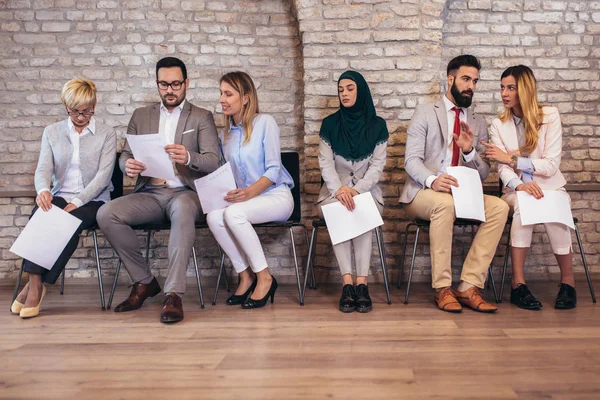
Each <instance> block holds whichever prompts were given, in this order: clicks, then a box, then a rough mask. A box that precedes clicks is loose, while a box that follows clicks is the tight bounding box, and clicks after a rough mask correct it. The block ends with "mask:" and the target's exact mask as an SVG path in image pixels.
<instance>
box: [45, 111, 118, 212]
mask: <svg viewBox="0 0 600 400" xmlns="http://www.w3.org/2000/svg"><path fill="white" fill-rule="evenodd" d="M72 156H73V145H72V144H71V139H70V136H69V125H68V120H67V119H65V120H63V121H60V122H57V123H55V124H52V125H50V126H47V127H46V128H45V129H44V133H43V134H42V146H41V149H40V159H39V160H38V165H37V169H36V170H35V190H36V191H37V192H38V193H39V191H40V190H42V189H45V188H47V189H49V188H50V187H52V189H51V190H50V191H51V193H52V195H53V196H54V195H55V194H56V193H57V192H58V191H59V190H60V188H61V187H62V185H63V183H64V180H65V174H66V172H67V167H68V165H69V162H70V161H71V157H72ZM116 158H117V135H116V133H115V131H114V130H113V128H111V127H110V126H108V125H104V124H101V123H99V122H98V121H96V132H95V133H90V134H87V135H85V136H82V137H81V139H80V143H79V165H80V169H81V177H82V179H83V187H84V189H83V191H81V192H80V193H79V194H78V195H77V198H78V199H79V200H81V202H82V203H83V204H87V203H89V202H90V201H104V202H108V201H109V200H110V192H111V191H112V190H113V186H112V183H111V177H112V172H113V168H114V166H115V160H116Z"/></svg>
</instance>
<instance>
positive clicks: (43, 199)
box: [35, 191, 52, 211]
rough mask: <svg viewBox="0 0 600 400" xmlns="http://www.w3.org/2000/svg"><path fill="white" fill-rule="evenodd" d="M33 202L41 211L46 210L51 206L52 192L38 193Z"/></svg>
mask: <svg viewBox="0 0 600 400" xmlns="http://www.w3.org/2000/svg"><path fill="white" fill-rule="evenodd" d="M35 204H37V206H38V207H39V208H41V209H42V210H43V211H48V210H49V209H51V208H52V193H50V192H49V191H44V192H42V193H40V194H38V195H37V196H36V198H35Z"/></svg>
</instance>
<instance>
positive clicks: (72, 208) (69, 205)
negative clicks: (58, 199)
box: [63, 203, 77, 212]
mask: <svg viewBox="0 0 600 400" xmlns="http://www.w3.org/2000/svg"><path fill="white" fill-rule="evenodd" d="M76 208H77V206H76V205H75V204H73V203H69V204H67V206H66V207H65V208H63V210H65V211H66V212H71V211H73V210H74V209H76Z"/></svg>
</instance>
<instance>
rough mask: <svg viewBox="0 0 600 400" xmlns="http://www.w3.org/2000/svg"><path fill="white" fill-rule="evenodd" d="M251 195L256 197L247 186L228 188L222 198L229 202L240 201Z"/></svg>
mask: <svg viewBox="0 0 600 400" xmlns="http://www.w3.org/2000/svg"><path fill="white" fill-rule="evenodd" d="M253 197H256V195H255V194H254V191H253V190H250V188H249V187H248V188H246V189H233V190H230V191H229V192H227V194H226V195H225V197H224V199H225V201H228V202H230V203H241V202H244V201H247V200H250V199H251V198H253Z"/></svg>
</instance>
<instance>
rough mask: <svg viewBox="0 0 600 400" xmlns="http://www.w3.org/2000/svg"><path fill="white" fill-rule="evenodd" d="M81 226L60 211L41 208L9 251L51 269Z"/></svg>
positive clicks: (53, 208)
mask: <svg viewBox="0 0 600 400" xmlns="http://www.w3.org/2000/svg"><path fill="white" fill-rule="evenodd" d="M79 225H81V220H80V219H79V218H77V217H74V216H73V215H71V214H69V213H68V212H66V211H64V210H63V209H62V208H60V207H57V206H54V205H53V206H52V208H51V209H50V210H48V211H43V210H42V209H41V208H38V210H37V211H36V212H35V214H33V216H32V217H31V219H30V220H29V222H28V223H27V225H26V226H25V228H24V229H23V231H22V232H21V234H20V235H19V237H18V238H17V240H15V242H14V243H13V245H12V247H11V248H10V251H11V252H13V253H15V254H16V255H18V256H20V257H23V258H24V259H26V260H29V261H31V262H34V263H36V264H38V265H39V266H41V267H44V268H46V269H52V266H53V265H54V263H55V262H56V260H57V259H58V256H60V253H62V251H63V250H64V249H65V247H66V245H67V243H69V240H71V237H72V236H73V234H74V233H75V231H76V230H77V228H78V227H79Z"/></svg>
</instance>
